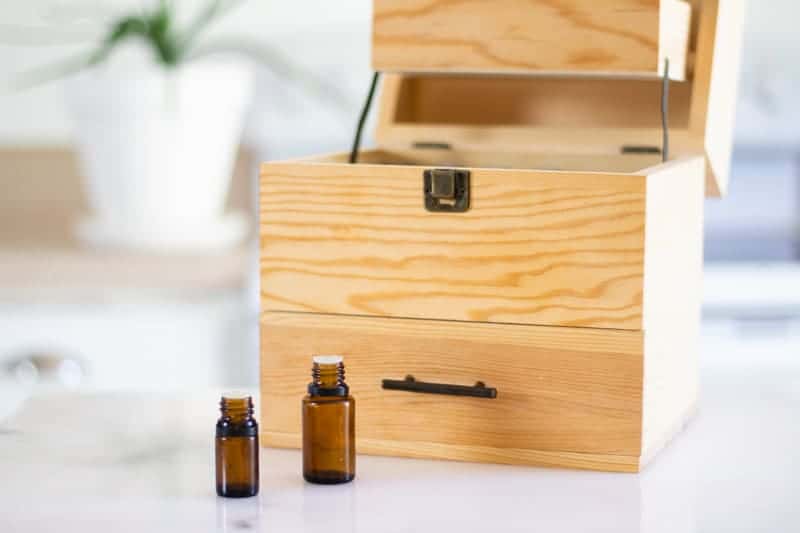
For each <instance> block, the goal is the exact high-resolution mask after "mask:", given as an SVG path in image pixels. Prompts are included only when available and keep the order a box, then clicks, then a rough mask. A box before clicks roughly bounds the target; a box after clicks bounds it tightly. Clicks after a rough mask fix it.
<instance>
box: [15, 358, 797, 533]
mask: <svg viewBox="0 0 800 533" xmlns="http://www.w3.org/2000/svg"><path fill="white" fill-rule="evenodd" d="M717 355H718V356H719V359H718V363H720V362H724V361H723V360H724V359H725V356H726V354H717ZM752 355H753V354H750V356H752ZM778 355H780V354H772V357H770V358H766V359H765V361H766V362H765V364H763V365H759V366H753V365H745V364H738V363H737V362H733V364H730V365H728V364H725V365H720V364H718V363H714V362H713V361H711V362H709V361H706V363H705V364H704V365H703V383H702V387H703V388H702V400H701V404H700V410H699V413H698V414H697V416H696V417H695V419H694V420H693V421H692V422H691V423H690V425H689V426H688V427H687V428H686V430H685V431H684V433H683V434H681V435H680V436H679V437H678V438H677V439H676V440H675V441H674V442H673V443H672V444H671V445H670V446H669V447H668V448H667V449H666V450H665V451H664V452H663V453H662V454H661V455H660V456H659V457H658V458H657V459H656V460H655V462H653V463H652V464H651V465H650V466H649V467H648V469H646V470H645V472H643V473H642V474H638V475H637V474H605V473H596V472H578V471H567V470H551V469H541V468H521V467H509V466H496V465H480V464H466V463H455V462H440V461H421V460H408V459H393V458H384V457H367V456H359V459H358V469H357V478H356V480H355V481H354V482H353V483H351V484H348V485H344V486H313V485H308V484H306V483H304V482H303V480H302V478H301V476H300V455H299V453H298V452H296V451H287V450H272V449H265V450H263V451H262V456H261V457H262V468H261V483H262V489H261V493H260V495H259V496H258V497H256V498H250V499H245V500H226V499H221V498H217V497H216V496H215V494H214V487H213V471H212V465H213V463H212V443H213V440H212V434H213V420H214V417H215V416H216V413H215V405H214V398H215V395H214V393H208V394H204V395H196V396H181V397H180V399H172V398H170V397H167V396H160V395H157V394H132V393H131V394H118V395H109V394H97V395H94V396H93V395H86V394H58V395H49V396H39V397H34V398H33V399H30V400H28V401H27V403H26V404H25V406H24V407H23V408H22V410H21V411H19V412H18V414H17V415H16V416H15V417H14V418H12V419H10V420H7V421H6V422H4V423H0V473H2V477H0V531H2V532H4V533H5V532H9V533H10V532H17V531H25V532H27V531H54V530H56V529H57V530H58V531H62V532H63V531H81V532H92V531H108V530H110V529H113V530H114V531H115V532H124V531H137V532H142V531H147V532H160V531H164V532H170V533H174V532H176V531H191V532H203V531H238V530H242V531H246V530H254V531H280V532H291V531H313V532H316V533H319V532H322V531H324V532H326V533H333V532H338V531H360V532H378V531H381V532H383V531H431V530H438V531H449V530H458V531H461V532H464V531H480V532H482V533H486V532H487V531H488V532H491V531H517V530H524V531H534V530H535V531H552V532H569V531H581V532H585V531H614V532H629V531H644V532H661V531H663V532H669V533H678V532H684V531H692V532H695V531H697V532H705V531H726V532H727V531H797V530H798V528H800V505H798V494H800V478H799V477H798V474H800V361H798V355H797V354H788V353H785V354H782V355H783V357H779V356H778ZM726 363H727V362H726Z"/></svg>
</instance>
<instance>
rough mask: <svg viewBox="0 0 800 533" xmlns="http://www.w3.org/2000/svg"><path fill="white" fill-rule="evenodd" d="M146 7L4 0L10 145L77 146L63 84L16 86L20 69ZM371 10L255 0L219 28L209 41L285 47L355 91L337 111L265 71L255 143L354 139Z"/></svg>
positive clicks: (93, 37) (123, 0)
mask: <svg viewBox="0 0 800 533" xmlns="http://www.w3.org/2000/svg"><path fill="white" fill-rule="evenodd" d="M205 3H206V2H205V0H183V1H179V2H178V7H179V9H180V12H181V13H182V15H183V18H190V15H191V14H193V13H194V12H196V10H197V9H198V7H199V6H203V5H205ZM146 5H148V3H147V2H142V1H135V0H27V1H25V2H20V1H17V0H0V66H2V68H0V145H17V144H52V143H59V144H60V143H66V142H68V141H69V138H70V122H69V117H68V115H67V113H66V110H65V109H64V105H63V102H62V96H61V92H62V86H61V85H62V84H61V83H58V82H55V83H51V84H48V85H44V86H40V87H36V88H33V89H29V90H26V91H23V92H19V91H15V92H9V91H8V90H7V89H6V87H7V85H8V84H9V83H11V82H13V81H15V80H19V79H20V73H23V72H26V71H29V70H30V69H33V68H35V67H38V66H41V65H45V64H50V63H51V62H52V61H55V60H57V59H61V58H66V57H71V56H72V55H73V54H76V53H79V52H81V51H84V50H86V49H88V48H89V47H90V46H91V45H93V44H94V43H96V42H98V40H99V39H100V38H101V36H102V35H103V33H104V32H105V31H106V28H108V26H109V21H110V20H112V19H113V18H115V17H116V16H118V15H119V14H120V13H123V12H128V11H130V10H131V9H140V8H141V7H142V6H146ZM370 16H371V2H370V1H369V0H337V1H336V2H331V1H330V0H298V1H277V0H250V1H246V2H243V3H242V5H240V6H239V7H238V8H236V9H235V10H233V11H232V12H230V13H229V14H228V15H227V16H226V17H225V18H224V19H222V20H221V21H219V22H218V23H217V24H216V25H215V26H214V27H213V30H212V31H211V32H210V35H209V37H215V36H217V37H218V36H226V37H227V36H236V37H238V38H245V39H249V40H254V41H257V42H260V43H266V44H269V45H271V46H275V47H277V48H280V49H281V50H283V52H284V53H285V55H286V56H288V57H289V58H290V59H291V60H292V61H293V62H294V63H296V64H298V65H302V66H303V67H305V68H307V69H309V70H312V71H313V72H314V73H315V74H317V75H318V76H322V77H324V78H326V79H327V80H328V81H329V82H330V83H333V84H335V85H336V86H338V87H341V88H342V89H343V91H344V92H345V93H346V94H347V95H348V103H347V105H345V107H344V108H338V109H333V110H331V109H330V107H331V106H330V105H329V104H326V103H321V102H319V101H318V100H317V99H314V98H310V97H308V95H307V94H306V93H304V92H303V91H302V89H300V90H298V89H297V88H296V87H293V86H286V84H285V83H283V82H282V81H281V80H276V79H274V78H273V77H271V76H270V74H269V72H268V71H266V70H265V71H264V72H263V73H262V75H261V76H260V80H259V81H260V84H259V89H260V96H259V98H258V99H257V102H256V106H255V108H254V110H253V113H252V115H251V119H250V124H249V126H248V132H247V137H248V138H249V139H250V140H251V141H253V142H257V143H264V142H266V143H270V141H271V140H272V141H274V144H276V146H278V147H279V148H276V150H275V151H277V152H287V151H289V152H290V151H292V150H293V148H292V146H296V145H298V143H301V141H309V140H310V141H311V142H312V143H313V144H325V143H327V144H331V143H336V142H337V141H336V139H337V138H338V137H341V138H342V139H347V138H349V137H350V135H351V134H352V132H351V130H352V127H353V123H354V121H355V114H356V113H357V108H358V106H359V105H360V99H361V94H362V92H363V91H364V90H365V89H366V86H367V83H368V81H369V29H370ZM340 130H344V131H346V134H345V133H344V131H342V133H341V134H340V133H339V132H340ZM276 131H280V134H277V133H275V132H276ZM315 139H321V140H320V141H316V140H315ZM270 144H272V143H270Z"/></svg>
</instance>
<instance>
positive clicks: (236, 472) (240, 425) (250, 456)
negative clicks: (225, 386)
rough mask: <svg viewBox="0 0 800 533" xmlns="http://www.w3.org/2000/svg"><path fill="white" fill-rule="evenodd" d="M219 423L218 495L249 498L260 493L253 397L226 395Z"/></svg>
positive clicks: (217, 452)
mask: <svg viewBox="0 0 800 533" xmlns="http://www.w3.org/2000/svg"><path fill="white" fill-rule="evenodd" d="M219 407H220V411H221V413H222V414H221V416H220V417H219V420H218V421H217V439H216V463H217V494H218V495H219V496H225V497H228V498H246V497H248V496H255V495H256V494H258V423H257V422H256V419H255V418H253V399H252V398H251V397H250V396H243V397H227V396H223V397H222V400H220V402H219Z"/></svg>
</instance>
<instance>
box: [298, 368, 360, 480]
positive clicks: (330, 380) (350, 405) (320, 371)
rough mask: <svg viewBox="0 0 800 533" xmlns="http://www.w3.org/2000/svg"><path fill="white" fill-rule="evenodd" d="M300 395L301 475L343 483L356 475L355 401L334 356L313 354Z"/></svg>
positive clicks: (307, 477) (308, 478)
mask: <svg viewBox="0 0 800 533" xmlns="http://www.w3.org/2000/svg"><path fill="white" fill-rule="evenodd" d="M311 377H312V381H311V383H309V384H308V396H306V397H305V398H303V477H304V478H305V480H306V481H308V482H311V483H322V484H335V483H347V482H348V481H352V480H353V478H355V477H356V433H355V432H356V423H355V422H356V402H355V399H353V397H352V396H350V389H349V387H348V386H347V383H345V382H344V363H343V362H342V358H341V357H340V356H338V355H323V356H315V357H314V359H313V366H312V369H311Z"/></svg>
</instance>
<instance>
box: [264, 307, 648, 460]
mask: <svg viewBox="0 0 800 533" xmlns="http://www.w3.org/2000/svg"><path fill="white" fill-rule="evenodd" d="M261 323H262V342H261V350H262V352H261V391H262V394H261V401H262V409H261V414H262V422H261V427H262V430H263V431H264V432H265V433H278V434H294V435H296V434H298V433H299V430H300V411H299V408H298V406H299V401H300V398H301V397H302V395H303V391H304V390H305V385H306V384H307V382H308V381H309V372H310V360H311V359H310V358H311V355H312V354H315V353H340V354H342V355H343V356H344V358H345V365H346V373H347V381H348V383H349V385H350V387H351V391H352V393H353V395H354V396H355V398H356V402H357V405H358V423H357V438H358V443H359V447H360V449H361V446H362V444H365V443H366V442H370V443H371V444H372V446H371V447H370V449H371V450H372V451H373V452H374V453H387V454H392V453H394V452H396V451H397V450H398V449H399V450H406V452H404V454H406V455H412V454H414V453H416V454H419V455H420V456H431V454H433V456H444V455H446V454H444V453H443V452H441V453H440V452H436V451H435V449H436V448H437V447H441V446H445V447H446V446H452V447H453V449H454V450H461V451H460V452H458V453H457V455H456V457H454V458H463V459H466V460H476V459H479V458H480V457H481V456H484V457H489V456H493V459H491V460H496V461H499V462H509V461H511V462H532V463H535V464H541V463H542V462H544V461H545V459H544V458H543V457H541V458H537V456H536V454H537V453H539V454H543V455H551V454H549V453H548V454H545V453H544V452H559V453H560V452H566V453H567V455H569V454H570V453H585V454H600V455H615V456H630V457H636V458H638V456H639V453H640V449H641V420H642V419H641V416H642V413H641V392H642V389H641V387H642V381H641V380H642V347H643V346H642V342H643V337H642V333H641V332H630V331H605V330H596V329H588V328H556V327H542V326H514V325H498V324H469V323H457V322H444V321H428V320H424V321H421V320H404V319H384V318H368V317H342V316H335V315H315V314H308V313H265V314H264V315H263V316H262V322H261ZM408 374H411V375H414V376H415V377H416V378H417V379H418V380H420V381H430V382H435V383H454V384H462V385H472V384H474V383H475V382H476V381H483V382H484V383H486V385H487V386H490V387H495V388H497V391H498V396H497V398H496V399H485V398H468V397H455V396H447V395H431V394H419V393H410V392H405V391H387V390H384V389H382V388H381V380H382V379H384V378H388V379H402V378H404V377H405V376H406V375H408ZM361 451H364V449H361ZM470 454H476V455H470ZM526 454H528V455H526ZM556 456H557V455H556ZM503 457H505V459H503ZM526 457H527V459H526ZM554 460H555V459H554Z"/></svg>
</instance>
